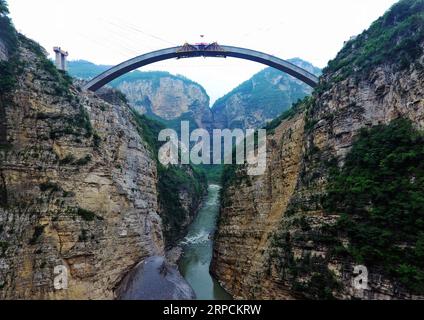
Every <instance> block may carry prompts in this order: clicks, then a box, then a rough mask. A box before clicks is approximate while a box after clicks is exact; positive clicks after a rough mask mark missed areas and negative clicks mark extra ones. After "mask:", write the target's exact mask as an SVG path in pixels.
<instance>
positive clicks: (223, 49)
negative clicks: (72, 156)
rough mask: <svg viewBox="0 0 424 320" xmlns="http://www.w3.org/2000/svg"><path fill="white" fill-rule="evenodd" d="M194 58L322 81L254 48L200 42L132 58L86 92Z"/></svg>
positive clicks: (309, 81) (94, 81) (311, 82)
mask: <svg viewBox="0 0 424 320" xmlns="http://www.w3.org/2000/svg"><path fill="white" fill-rule="evenodd" d="M194 57H221V58H226V57H233V58H239V59H245V60H250V61H255V62H259V63H262V64H265V65H267V66H270V67H273V68H275V69H278V70H280V71H283V72H285V73H287V74H289V75H291V76H293V77H295V78H297V79H299V80H301V81H303V82H304V83H306V84H308V85H309V86H311V87H313V88H314V87H316V86H317V85H318V82H319V79H318V77H317V76H315V75H313V74H312V73H310V72H308V71H306V70H305V69H302V68H300V67H298V66H296V65H294V64H292V63H290V62H288V61H285V60H283V59H280V58H277V57H275V56H272V55H269V54H266V53H263V52H259V51H255V50H251V49H245V48H238V47H232V46H221V45H219V44H218V43H216V42H215V43H211V44H206V43H200V44H194V45H192V44H188V43H186V44H184V45H183V46H181V47H173V48H168V49H162V50H158V51H154V52H150V53H146V54H143V55H141V56H138V57H135V58H132V59H130V60H127V61H125V62H122V63H121V64H118V65H116V66H115V67H112V68H110V69H109V70H107V71H105V72H103V73H102V74H100V75H98V76H97V77H95V78H94V79H92V80H91V81H89V82H88V83H87V84H86V85H85V86H84V90H90V91H96V90H98V89H100V88H101V87H103V86H104V85H106V84H107V83H109V82H111V81H113V80H114V79H116V78H118V77H120V76H122V75H123V74H125V73H128V72H130V71H133V70H135V69H138V68H140V67H143V66H146V65H149V64H152V63H155V62H158V61H163V60H168V59H173V58H177V59H182V58H194Z"/></svg>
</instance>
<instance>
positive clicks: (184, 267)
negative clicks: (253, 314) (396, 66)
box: [179, 185, 232, 300]
mask: <svg viewBox="0 0 424 320" xmlns="http://www.w3.org/2000/svg"><path fill="white" fill-rule="evenodd" d="M220 190H221V187H220V186H219V185H209V188H208V195H207V198H206V200H205V202H204V205H203V207H202V208H201V209H200V210H199V212H198V214H197V217H196V218H195V220H194V221H193V223H192V224H191V225H190V226H189V228H188V233H187V236H186V237H185V238H184V240H183V241H182V242H181V247H182V249H183V254H182V256H181V259H180V261H179V269H180V272H181V274H182V276H183V277H184V278H185V280H186V281H187V282H188V283H189V284H190V286H191V287H192V288H193V290H194V292H195V293H196V297H197V299H198V300H231V299H232V297H231V296H230V295H229V294H228V293H227V292H226V291H225V290H224V289H223V288H222V287H221V285H220V284H219V283H218V281H217V280H216V279H214V278H213V277H212V276H211V274H210V272H209V267H210V263H211V260H212V250H213V234H214V232H215V230H216V224H217V219H218V214H219V205H220Z"/></svg>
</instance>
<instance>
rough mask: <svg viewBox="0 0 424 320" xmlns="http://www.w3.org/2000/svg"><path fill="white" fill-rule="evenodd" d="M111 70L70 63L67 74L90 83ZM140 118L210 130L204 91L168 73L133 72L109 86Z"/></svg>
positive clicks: (78, 62) (206, 98) (86, 63)
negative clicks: (94, 78) (152, 118)
mask: <svg viewBox="0 0 424 320" xmlns="http://www.w3.org/2000/svg"><path fill="white" fill-rule="evenodd" d="M109 67H111V66H101V65H95V64H92V63H90V62H87V61H71V62H70V63H69V73H70V74H71V75H72V76H74V77H76V78H80V79H90V78H93V77H94V76H96V75H98V74H100V73H102V72H104V71H105V70H107V69H108V68H109ZM111 86H113V87H114V88H117V89H119V90H120V91H121V92H122V93H124V94H125V95H126V97H127V99H128V102H129V104H130V105H131V106H132V107H133V108H134V109H135V110H137V111H138V112H139V113H141V114H147V115H148V116H151V117H154V118H159V119H160V120H165V123H166V124H170V125H171V126H173V120H178V119H182V120H189V121H191V122H192V124H193V125H195V126H196V127H198V128H205V129H210V128H211V127H212V120H213V117H212V112H211V111H210V108H209V96H208V95H207V93H206V91H205V89H204V88H203V87H202V86H200V85H199V84H197V83H196V82H193V81H191V80H189V79H186V78H184V77H182V76H178V75H177V76H175V75H172V74H170V73H168V72H160V71H152V72H141V71H138V70H136V71H133V72H131V73H129V74H127V75H124V76H122V77H120V78H119V79H116V80H115V81H112V82H111Z"/></svg>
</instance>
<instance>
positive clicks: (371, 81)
mask: <svg viewBox="0 0 424 320" xmlns="http://www.w3.org/2000/svg"><path fill="white" fill-rule="evenodd" d="M405 12H406V13H405ZM423 12H424V6H423V2H422V1H401V2H400V3H399V4H398V5H397V6H395V7H394V8H392V10H391V11H390V12H388V13H387V14H386V15H385V16H384V17H383V18H381V19H380V20H379V21H377V22H376V23H375V24H374V25H373V27H372V29H370V30H369V31H367V32H365V33H364V34H363V35H361V36H360V37H359V38H358V40H356V41H354V42H352V43H349V44H348V46H347V47H346V48H345V49H344V50H343V51H342V53H341V55H340V56H339V57H338V60H336V61H334V62H332V64H330V68H328V70H327V71H326V72H325V73H324V77H323V79H322V84H321V86H320V88H319V89H318V90H317V91H316V92H315V94H314V97H313V98H311V99H309V100H307V101H305V102H304V103H303V104H302V105H300V106H298V108H297V109H296V112H295V113H294V116H293V115H292V116H291V117H288V118H287V119H284V120H282V122H281V124H280V125H279V126H278V127H277V128H276V129H275V133H273V134H272V135H270V136H269V137H268V145H269V150H268V161H267V171H266V173H265V174H264V175H263V176H261V177H249V176H247V175H246V173H245V171H244V169H242V168H241V169H239V170H238V171H236V172H233V173H231V174H230V176H231V177H233V180H232V181H231V182H229V183H228V184H227V186H225V189H224V191H223V203H222V208H221V219H220V224H219V229H218V232H217V235H216V244H215V248H214V260H213V265H212V271H213V273H214V274H215V275H216V276H217V278H218V279H220V281H221V282H222V284H223V285H224V287H225V288H226V289H227V290H228V291H229V292H230V293H232V294H233V295H234V296H235V297H237V298H260V299H261V298H266V299H275V298H282V299H296V298H312V299H328V298H338V299H422V298H423V297H424V296H423V295H422V293H419V292H417V291H416V290H411V289H410V288H407V287H406V286H405V285H404V280H405V279H401V278H400V277H399V276H395V274H396V273H393V272H392V274H388V273H387V272H384V267H383V266H382V265H381V264H380V265H379V264H378V263H374V264H373V265H365V266H366V267H367V268H368V272H369V276H368V286H367V288H366V289H363V290H361V289H358V288H357V287H355V286H354V280H355V278H356V276H357V274H355V273H354V268H355V266H358V265H361V264H363V262H362V263H361V262H360V261H356V260H355V259H354V258H353V256H352V252H351V251H349V250H351V248H352V246H351V245H352V243H353V244H354V242H352V241H357V239H356V240H352V236H355V234H353V235H352V234H346V233H344V232H342V231H340V232H336V233H334V232H331V230H337V229H334V227H335V226H337V225H340V217H341V214H342V213H343V212H342V211H338V210H335V211H329V210H327V209H326V208H325V207H323V199H325V198H326V195H327V192H328V184H329V182H331V181H330V180H329V179H330V168H331V167H332V165H331V163H335V164H336V165H338V167H340V168H343V165H344V163H345V159H346V156H347V155H348V154H349V152H350V151H351V148H352V145H353V143H354V141H355V140H356V137H357V136H358V133H359V132H360V130H361V129H363V128H370V127H375V126H377V125H387V124H389V123H391V122H392V121H393V120H395V119H398V118H403V119H409V120H410V121H411V122H412V123H413V125H414V126H415V128H417V129H421V130H422V129H423V128H424V89H423V88H424V54H423V50H422V49H423V47H424V34H423V32H422V25H423V24H422V21H423V20H422V19H423V15H422V13H423ZM412 15H416V16H415V17H414V18H410V16H412ZM405 17H406V18H405ZM407 19H408V20H407ZM416 19H417V20H418V21H419V22H418V26H419V25H421V27H417V26H416V25H415V24H411V25H408V23H409V22H411V21H416ZM383 26H384V28H385V29H384V30H385V31H386V32H387V33H386V34H390V35H392V36H393V38H390V37H386V38H385V40H386V41H388V40H387V39H390V41H396V42H397V43H398V44H399V43H403V44H404V43H408V41H405V38H406V39H415V41H413V46H414V47H415V45H416V47H415V48H417V50H415V51H412V50H409V49H408V48H407V49H405V48H402V46H399V47H397V50H399V51H398V52H397V54H399V56H403V55H405V56H406V57H407V58H406V59H407V60H406V62H407V63H406V64H405V62H403V63H399V61H396V60H392V59H390V58H389V57H387V56H384V57H379V60H377V59H375V58H376V57H377V54H379V53H381V51H380V50H377V49H378V48H376V50H375V51H374V52H373V51H372V50H373V48H372V47H371V46H370V45H369V46H368V50H369V51H368V52H367V54H368V57H367V60H355V61H352V60H351V61H350V65H349V64H347V61H349V59H351V58H352V57H355V59H356V58H357V57H360V54H363V52H364V51H361V50H362V46H363V43H362V41H365V44H370V43H373V45H376V44H378V45H385V44H384V41H383V40H381V39H380V41H375V42H374V40H375V37H377V34H378V35H381V34H380V33H378V32H377V31H376V30H377V28H379V27H383ZM400 26H401V27H402V29H400V30H401V31H399V29H398V28H400ZM394 30H396V32H394ZM402 37H403V40H404V42H402ZM367 41H369V42H367ZM387 47H388V48H394V47H395V46H394V45H393V43H391V44H387ZM370 52H371V53H370ZM386 52H389V49H387V51H386ZM411 52H414V54H413V55H412V54H411ZM373 57H374V60H373ZM341 59H345V61H344V62H345V63H344V64H343V63H340V65H344V66H346V65H348V66H349V67H350V70H348V71H349V72H350V73H349V72H347V71H346V70H347V69H343V68H344V67H342V68H334V67H332V66H334V65H335V64H336V62H340V60H341ZM364 61H379V62H378V63H374V64H373V65H372V66H367V65H365V64H364ZM342 62H343V61H342ZM420 165H421V164H420V162H419V161H417V163H415V167H416V168H419V166H420ZM417 170H418V169H417ZM410 181H411V182H410V183H415V182H414V181H415V178H411V180H410ZM370 183H372V182H368V184H370ZM417 203H418V202H417ZM417 205H418V204H417ZM368 206H370V207H371V204H368ZM366 210H367V208H365V212H367V211H366ZM410 214H412V212H410ZM366 219H367V218H366ZM359 221H360V220H359ZM414 223H415V224H416V223H420V222H419V219H418V220H416V221H415V222H414ZM402 227H403V226H402V225H400V224H399V225H397V226H396V228H399V230H400V229H402ZM388 230H390V228H389V227H388ZM387 232H389V234H390V231H387ZM386 235H387V234H386ZM356 236H357V235H356ZM381 237H383V236H381ZM353 239H355V238H353ZM381 240H382V241H383V238H381ZM370 241H371V234H370ZM370 243H371V242H370ZM418 243H419V242H417V245H415V243H412V245H411V244H409V243H408V244H405V243H391V244H390V245H389V248H388V249H387V250H389V249H390V250H391V249H394V250H396V248H397V247H402V248H403V249H402V250H404V251H400V252H401V254H402V252H407V251H406V250H409V249H411V248H417V246H418ZM408 252H409V251H408ZM235 253H236V254H235ZM405 257H406V256H405ZM364 259H365V260H367V257H365V258H364ZM398 263H400V262H398ZM392 267H393V268H392V270H394V269H395V267H396V266H392ZM414 268H415V269H414V270H415V271H416V272H418V274H419V272H420V271H419V270H420V267H419V264H418V265H417V266H416V267H414ZM404 276H405V277H408V275H407V274H406V273H405V274H404ZM418 279H419V278H415V280H413V281H415V282H418V281H419V280H418ZM420 294H421V295H420Z"/></svg>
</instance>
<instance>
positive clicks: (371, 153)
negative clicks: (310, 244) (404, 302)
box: [324, 119, 424, 294]
mask: <svg viewBox="0 0 424 320" xmlns="http://www.w3.org/2000/svg"><path fill="white" fill-rule="evenodd" d="M423 190H424V133H423V132H419V131H417V130H416V129H414V128H413V126H412V125H411V123H410V122H409V121H407V120H402V119H399V120H395V121H393V122H392V123H390V124H389V125H381V126H377V127H374V128H372V129H370V130H362V131H361V133H360V134H359V137H358V138H357V140H356V142H355V143H354V145H353V147H352V150H351V151H350V153H349V154H348V156H347V158H346V163H345V165H344V166H343V168H341V169H338V168H334V169H333V170H332V173H331V175H330V184H329V187H328V196H327V197H326V199H325V200H324V207H325V209H326V210H327V211H328V212H330V213H338V214H340V213H341V214H342V217H341V218H340V220H339V222H338V225H337V230H338V231H339V232H342V233H344V234H346V235H347V236H348V238H349V240H350V246H349V248H348V252H349V253H350V254H351V255H352V257H353V258H354V260H355V261H356V262H358V263H363V264H365V265H367V266H370V267H371V266H376V267H382V268H383V270H384V272H385V273H386V274H387V275H389V276H392V277H394V278H395V279H398V280H399V281H400V282H401V283H402V284H403V285H405V286H406V287H407V288H408V289H410V290H412V291H413V292H416V293H421V294H423V293H424V192H423Z"/></svg>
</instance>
